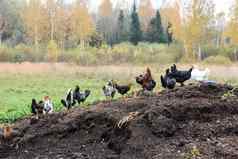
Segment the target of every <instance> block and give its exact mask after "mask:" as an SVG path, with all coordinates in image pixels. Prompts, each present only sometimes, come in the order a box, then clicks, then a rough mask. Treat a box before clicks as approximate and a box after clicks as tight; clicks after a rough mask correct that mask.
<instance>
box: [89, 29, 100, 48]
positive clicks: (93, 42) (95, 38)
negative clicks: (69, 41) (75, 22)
mask: <svg viewBox="0 0 238 159" xmlns="http://www.w3.org/2000/svg"><path fill="white" fill-rule="evenodd" d="M102 44H103V37H102V36H101V35H100V34H98V33H97V32H94V33H93V34H92V35H91V36H90V39H89V45H90V46H91V47H96V48H100V47H101V46H102Z"/></svg>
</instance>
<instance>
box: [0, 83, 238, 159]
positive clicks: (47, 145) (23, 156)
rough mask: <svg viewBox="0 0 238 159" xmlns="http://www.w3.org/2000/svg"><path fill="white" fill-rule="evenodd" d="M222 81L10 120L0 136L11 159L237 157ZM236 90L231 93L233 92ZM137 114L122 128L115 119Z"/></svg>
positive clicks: (236, 132)
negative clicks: (7, 132) (6, 133)
mask: <svg viewBox="0 0 238 159" xmlns="http://www.w3.org/2000/svg"><path fill="white" fill-rule="evenodd" d="M231 89H232V88H231V87H229V86H226V85H213V86H210V85H206V84H200V85H189V86H185V87H178V88H176V89H174V90H165V91H163V92H160V93H159V94H157V95H154V96H151V97H137V98H128V99H127V100H126V101H123V100H120V101H115V102H103V103H98V104H95V105H93V106H92V107H91V108H90V109H86V110H85V109H80V108H75V109H72V110H71V111H70V112H60V113H56V114H52V115H50V116H44V117H42V118H40V119H39V120H36V119H34V118H33V117H30V118H26V119H24V120H20V121H18V122H16V123H15V125H14V130H15V131H17V134H16V135H15V136H14V137H12V138H11V139H1V140H0V142H1V144H0V158H1V157H2V158H11V159H15V158H16V159H27V158H30V159H31V158H37V159H46V158H52V159H71V158H72V159H74V158H75V159H76V158H79V159H160V158H161V159H180V158H181V159H183V158H187V159H188V158H201V159H220V158H224V159H237V158H238V98H235V97H227V98H226V99H221V96H223V95H224V94H225V93H227V92H228V91H229V90H231ZM235 93H236V92H235ZM131 112H138V113H139V114H138V115H137V116H136V117H135V118H134V120H131V121H130V122H128V123H127V124H125V125H124V126H123V127H121V128H118V127H117V123H118V121H119V120H121V119H122V118H123V117H124V116H128V114H129V113H131Z"/></svg>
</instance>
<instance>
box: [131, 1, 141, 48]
mask: <svg viewBox="0 0 238 159" xmlns="http://www.w3.org/2000/svg"><path fill="white" fill-rule="evenodd" d="M141 38H142V31H141V28H140V21H139V16H138V13H137V11H136V3H134V5H133V11H132V14H131V27H130V42H132V43H133V44H134V45H137V44H138V42H139V41H140V40H141Z"/></svg>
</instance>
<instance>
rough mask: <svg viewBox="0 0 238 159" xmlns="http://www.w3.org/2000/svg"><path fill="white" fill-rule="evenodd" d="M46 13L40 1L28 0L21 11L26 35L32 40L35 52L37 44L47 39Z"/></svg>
mask: <svg viewBox="0 0 238 159" xmlns="http://www.w3.org/2000/svg"><path fill="white" fill-rule="evenodd" d="M46 13H47V12H46V10H45V8H44V6H43V4H42V3H41V1H40V0H29V2H28V4H27V5H26V7H25V8H24V10H23V11H22V20H23V22H24V25H25V29H26V32H27V35H28V36H29V37H30V38H31V39H33V41H34V45H35V49H36V51H37V49H38V46H39V42H40V41H41V40H43V39H45V38H47V37H48V36H47V34H48V32H47V29H46V28H47V16H46V15H45V14H46Z"/></svg>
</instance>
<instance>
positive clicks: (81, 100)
mask: <svg viewBox="0 0 238 159" xmlns="http://www.w3.org/2000/svg"><path fill="white" fill-rule="evenodd" d="M90 94H91V91H90V90H85V91H84V92H80V94H79V96H78V98H77V99H76V100H77V101H78V103H79V104H80V103H84V102H85V101H86V99H87V98H88V96H89V95H90Z"/></svg>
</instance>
